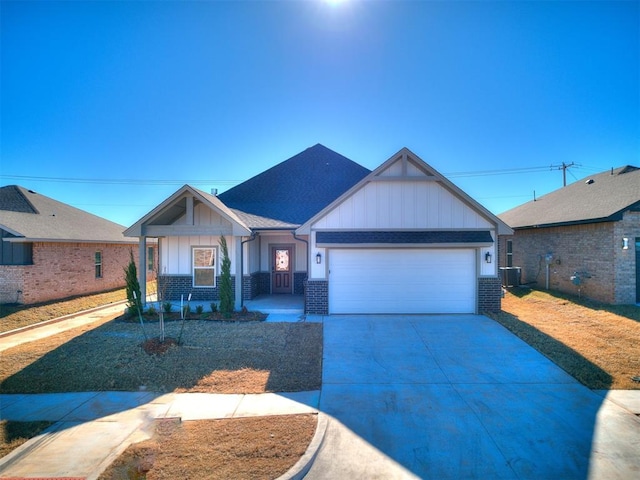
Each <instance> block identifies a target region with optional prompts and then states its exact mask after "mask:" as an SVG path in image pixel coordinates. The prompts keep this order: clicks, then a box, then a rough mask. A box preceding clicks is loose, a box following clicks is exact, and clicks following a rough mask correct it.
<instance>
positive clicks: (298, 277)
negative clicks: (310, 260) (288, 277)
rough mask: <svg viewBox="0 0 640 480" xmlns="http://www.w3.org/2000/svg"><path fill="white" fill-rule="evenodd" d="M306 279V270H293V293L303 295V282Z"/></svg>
mask: <svg viewBox="0 0 640 480" xmlns="http://www.w3.org/2000/svg"><path fill="white" fill-rule="evenodd" d="M306 279H307V272H295V273H294V274H293V293H294V295H304V282H305V280H306Z"/></svg>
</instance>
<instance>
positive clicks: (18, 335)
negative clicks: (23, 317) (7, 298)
mask: <svg viewBox="0 0 640 480" xmlns="http://www.w3.org/2000/svg"><path fill="white" fill-rule="evenodd" d="M125 303H126V302H118V303H114V304H111V305H107V306H103V307H98V308H93V309H91V310H87V311H84V312H79V313H75V314H72V315H66V316H64V317H60V318H55V319H53V320H49V321H46V322H41V323H37V324H35V325H30V326H28V327H24V328H19V329H17V330H11V331H8V332H2V333H0V352H2V351H4V350H6V349H8V348H12V347H15V346H17V345H21V344H23V343H28V342H33V341H35V340H40V339H41V338H46V337H50V336H51V335H55V334H57V333H61V332H64V331H66V330H71V329H72V328H76V327H81V326H83V325H88V324H91V323H95V322H98V321H101V320H104V321H108V320H112V319H114V318H116V317H119V316H120V315H122V314H123V313H124V310H125V308H126V305H125Z"/></svg>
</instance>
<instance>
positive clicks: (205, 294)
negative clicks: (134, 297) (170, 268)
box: [158, 275, 236, 302]
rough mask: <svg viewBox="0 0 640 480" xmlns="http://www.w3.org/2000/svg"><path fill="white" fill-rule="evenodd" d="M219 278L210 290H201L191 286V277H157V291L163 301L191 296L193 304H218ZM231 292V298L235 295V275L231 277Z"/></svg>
mask: <svg viewBox="0 0 640 480" xmlns="http://www.w3.org/2000/svg"><path fill="white" fill-rule="evenodd" d="M218 285H220V276H217V277H216V286H215V287H212V288H206V287H205V288H203V287H197V288H194V286H193V277H192V276H191V275H159V276H158V291H159V292H160V295H161V297H162V299H163V301H174V302H175V301H178V300H180V296H181V295H184V298H185V299H186V298H187V297H188V296H189V294H191V300H192V301H194V302H218V301H219V300H220V292H219V288H218ZM231 291H232V296H233V298H235V295H236V280H235V275H231Z"/></svg>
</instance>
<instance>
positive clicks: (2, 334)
mask: <svg viewBox="0 0 640 480" xmlns="http://www.w3.org/2000/svg"><path fill="white" fill-rule="evenodd" d="M126 303H127V300H121V301H119V302H113V303H108V304H106V305H101V306H99V307H93V308H90V309H88V310H82V311H81V312H76V313H70V314H69V315H64V316H62V317H58V318H52V319H51V320H45V321H43V322H38V323H34V324H32V325H27V326H25V327H20V328H16V329H15V330H8V331H6V332H0V338H3V337H9V336H11V335H17V334H18V333H22V332H27V331H29V330H33V329H35V328H40V327H46V326H47V325H52V324H54V323H58V322H63V321H65V320H71V319H72V318H76V317H80V316H82V315H88V314H90V313H94V312H98V311H100V310H104V309H106V308H110V307H115V306H118V305H125V304H126Z"/></svg>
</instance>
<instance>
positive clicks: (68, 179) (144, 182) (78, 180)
mask: <svg viewBox="0 0 640 480" xmlns="http://www.w3.org/2000/svg"><path fill="white" fill-rule="evenodd" d="M0 178H8V179H14V180H30V181H33V182H56V183H93V184H100V185H184V184H190V185H211V184H214V185H237V184H238V183H240V182H241V180H208V179H204V180H203V179H198V180H194V179H191V180H152V179H131V178H130V179H117V178H112V179H108V178H71V177H37V176H33V175H5V174H0Z"/></svg>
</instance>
